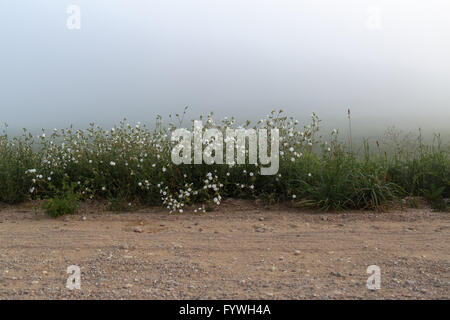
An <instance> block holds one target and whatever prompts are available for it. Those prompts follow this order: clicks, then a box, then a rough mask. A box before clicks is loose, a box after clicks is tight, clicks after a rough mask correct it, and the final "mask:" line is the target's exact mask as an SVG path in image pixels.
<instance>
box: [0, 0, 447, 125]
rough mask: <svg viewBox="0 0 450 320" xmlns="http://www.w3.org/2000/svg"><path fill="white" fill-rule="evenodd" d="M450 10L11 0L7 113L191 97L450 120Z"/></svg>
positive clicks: (330, 114)
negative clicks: (70, 9)
mask: <svg viewBox="0 0 450 320" xmlns="http://www.w3.org/2000/svg"><path fill="white" fill-rule="evenodd" d="M70 4H75V5H78V6H79V7H80V9H81V29H80V30H68V28H67V27H66V20H67V18H68V16H69V15H68V14H67V13H66V8H67V6H68V5H70ZM370 8H375V11H376V10H379V12H380V15H379V16H378V15H376V14H374V13H371V12H373V10H374V9H370ZM449 17H450V2H449V1H447V0H427V1H421V0H386V1H383V0H379V1H376V0H371V1H369V0H340V1H335V0H309V1H301V0H296V1H294V0H148V1H142V0H96V1H92V0H71V1H61V0H14V1H13V0H7V1H1V3H0V35H1V38H0V39H1V50H0V88H1V89H0V90H1V91H0V93H1V94H0V115H1V117H0V121H1V122H7V123H8V124H9V125H10V127H11V128H21V127H29V128H38V127H51V128H52V127H61V126H66V125H67V124H69V123H75V124H79V125H85V124H88V123H89V122H91V121H95V122H98V123H101V124H103V125H111V124H113V123H117V122H118V121H119V120H120V119H121V118H123V117H127V118H128V119H130V120H131V121H144V122H148V123H153V121H154V117H155V115H156V114H162V115H167V114H168V113H175V112H180V111H182V109H183V108H184V106H186V105H188V106H189V107H190V113H189V117H190V118H194V117H197V116H198V115H199V114H200V113H206V112H208V111H215V112H216V113H217V114H218V115H220V116H225V115H226V116H231V115H237V116H238V117H240V118H252V119H259V118H260V117H262V116H264V115H265V114H266V113H267V112H269V111H270V110H272V109H274V108H276V109H279V108H282V109H284V110H285V111H287V112H288V113H289V114H293V115H296V116H298V117H299V118H300V119H302V118H304V117H306V116H308V115H309V114H310V113H311V112H312V111H315V112H317V113H318V114H319V116H321V117H322V118H323V119H324V120H325V121H326V122H328V123H333V122H336V123H338V122H339V121H344V120H345V111H346V108H347V107H350V108H351V109H352V114H353V115H354V119H355V123H356V124H358V123H359V124H360V126H362V127H363V128H364V127H366V128H367V130H369V129H370V128H373V127H377V126H383V128H384V127H386V126H388V125H392V124H397V125H399V126H404V127H411V128H416V127H418V126H428V127H429V128H431V129H433V130H434V129H437V130H439V129H442V128H444V129H445V128H446V127H447V123H448V122H449V121H448V120H449V119H450V19H449ZM370 21H380V24H376V22H375V24H373V23H372V24H370ZM368 23H369V24H368ZM378 26H379V27H378Z"/></svg>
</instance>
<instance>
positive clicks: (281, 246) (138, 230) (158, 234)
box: [0, 201, 450, 299]
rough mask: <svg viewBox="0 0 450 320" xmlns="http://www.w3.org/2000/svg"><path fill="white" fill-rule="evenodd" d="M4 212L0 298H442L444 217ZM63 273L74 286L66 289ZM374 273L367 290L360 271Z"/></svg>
mask: <svg viewBox="0 0 450 320" xmlns="http://www.w3.org/2000/svg"><path fill="white" fill-rule="evenodd" d="M32 205H33V204H31V203H29V204H25V205H22V206H14V207H7V206H4V207H3V208H1V211H0V299H36V298H40V299H42V298H43V299H46V298H51V299H108V298H112V299H382V298H385V299H417V298H419V299H436V298H437V299H449V298H450V215H449V214H446V213H438V212H431V211H430V210H429V209H408V211H404V210H393V211H391V212H387V213H377V212H346V213H339V214H336V213H315V212H307V211H300V210H298V209H297V210H295V209H290V208H286V207H272V208H271V209H267V208H263V207H260V206H257V205H254V204H252V203H249V202H245V201H231V202H228V203H224V204H223V205H222V206H221V207H220V209H218V210H217V211H216V212H209V213H207V214H203V215H197V214H194V213H192V212H186V213H183V214H182V215H169V214H168V213H167V212H166V211H165V210H163V209H158V208H151V209H141V210H138V211H135V212H127V213H121V214H115V213H111V212H105V211H103V210H101V209H99V208H96V207H95V206H85V207H84V208H83V209H82V210H81V212H80V213H78V214H76V215H73V216H66V217H62V218H58V219H52V218H48V217H46V216H45V215H44V214H43V213H41V212H38V213H35V212H34V210H33V206H32ZM69 265H78V266H79V267H80V268H81V290H69V289H67V288H66V280H67V277H68V276H69V275H68V274H67V273H66V270H67V267H68V266H69ZM369 265H378V266H379V267H380V268H381V289H380V290H368V289H367V288H366V280H367V278H368V276H369V275H368V274H367V273H366V269H367V267H368V266H369Z"/></svg>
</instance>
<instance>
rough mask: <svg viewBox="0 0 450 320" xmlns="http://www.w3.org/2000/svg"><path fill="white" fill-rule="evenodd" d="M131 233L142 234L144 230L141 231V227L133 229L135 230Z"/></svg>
mask: <svg viewBox="0 0 450 320" xmlns="http://www.w3.org/2000/svg"><path fill="white" fill-rule="evenodd" d="M133 231H134V232H137V233H142V232H144V229H142V228H141V227H135V228H134V229H133Z"/></svg>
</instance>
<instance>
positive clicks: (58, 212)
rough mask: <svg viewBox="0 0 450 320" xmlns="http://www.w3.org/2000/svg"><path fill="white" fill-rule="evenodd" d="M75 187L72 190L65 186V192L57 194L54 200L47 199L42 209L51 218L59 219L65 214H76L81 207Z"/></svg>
mask: <svg viewBox="0 0 450 320" xmlns="http://www.w3.org/2000/svg"><path fill="white" fill-rule="evenodd" d="M73 189H74V185H72V186H71V187H70V188H68V187H66V184H65V183H64V184H63V190H62V191H61V192H57V193H56V195H55V196H54V197H52V198H49V199H47V200H46V201H45V202H44V204H43V206H42V208H43V209H44V210H45V213H47V214H48V215H49V216H51V217H53V218H57V217H59V216H62V215H65V214H74V213H75V212H76V210H77V209H78V207H79V196H78V195H77V194H76V193H75V192H74V191H73Z"/></svg>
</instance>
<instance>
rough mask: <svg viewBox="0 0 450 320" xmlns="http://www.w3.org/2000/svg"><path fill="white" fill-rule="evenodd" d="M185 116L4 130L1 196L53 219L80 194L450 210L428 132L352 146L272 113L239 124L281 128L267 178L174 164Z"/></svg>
mask: <svg viewBox="0 0 450 320" xmlns="http://www.w3.org/2000/svg"><path fill="white" fill-rule="evenodd" d="M181 118H182V117H179V116H177V118H176V119H173V122H171V123H169V124H168V125H163V124H162V120H161V118H160V117H158V118H157V123H156V126H155V128H154V129H149V128H147V127H146V126H145V125H133V126H132V125H130V124H127V123H126V120H124V121H121V122H120V124H119V125H118V126H116V127H115V128H114V129H111V130H105V129H103V128H100V127H98V126H95V125H94V124H92V125H91V126H90V127H89V128H87V129H85V130H75V129H73V128H68V129H63V130H55V131H53V132H51V133H50V134H47V135H44V131H43V132H42V134H40V135H38V136H35V135H34V136H33V135H31V134H30V133H28V132H26V131H25V132H24V134H23V135H22V136H20V137H14V138H11V137H9V136H8V135H6V134H3V135H2V136H0V202H6V203H18V202H22V201H26V200H27V199H47V202H46V211H47V212H49V214H51V215H53V216H57V215H59V214H63V213H71V212H73V211H74V210H76V203H77V201H78V199H80V200H84V199H105V200H108V201H109V202H110V205H111V207H112V208H115V209H118V210H119V209H120V210H122V209H124V208H125V207H127V204H128V203H133V204H135V203H141V204H145V205H164V206H166V207H167V208H168V209H169V211H171V212H174V211H178V212H182V210H183V209H184V207H185V206H189V205H195V207H196V208H199V210H203V211H205V208H206V207H208V208H211V207H212V206H215V205H218V204H220V202H221V201H222V200H223V199H224V198H227V197H234V198H243V199H255V198H260V199H263V200H265V201H267V202H268V203H273V202H278V201H289V202H292V203H293V205H296V206H306V207H312V208H316V209H321V210H347V209H370V210H374V209H383V208H385V207H388V206H389V205H390V204H391V203H392V202H393V201H396V200H399V199H401V198H403V197H408V196H411V197H414V196H420V197H425V198H426V199H427V200H428V201H429V202H430V203H431V204H432V206H433V208H435V209H436V210H442V211H445V210H447V209H448V206H447V202H446V200H445V199H447V198H449V197H450V159H449V147H448V146H444V145H443V144H442V142H441V140H440V137H438V136H437V137H436V139H435V140H434V141H433V142H432V143H430V144H424V143H423V142H422V139H421V135H420V133H419V134H418V137H417V138H411V137H409V138H408V139H405V140H402V139H401V137H400V136H399V135H398V134H396V133H393V132H392V131H389V132H388V135H387V136H386V137H385V139H383V141H382V142H378V141H377V142H376V144H375V143H372V144H370V143H369V142H365V143H364V144H363V145H361V146H359V147H360V148H359V149H358V146H355V145H354V143H353V146H352V148H349V146H348V143H346V141H348V140H349V139H347V137H340V136H339V134H338V133H337V132H336V131H333V132H331V133H329V134H325V135H321V131H320V126H319V122H320V121H319V119H318V118H317V116H315V115H313V116H312V121H311V123H310V124H308V125H305V126H303V127H300V125H299V124H298V123H297V121H296V120H295V119H293V118H292V117H286V116H284V115H283V114H282V113H281V112H272V113H271V114H270V115H269V116H268V117H267V118H265V119H262V120H260V121H259V122H258V123H256V124H254V125H252V124H251V123H250V122H245V123H243V124H241V125H242V126H243V127H244V128H253V127H255V128H272V127H277V128H279V129H280V136H281V137H282V138H283V140H282V143H280V151H281V152H282V155H281V156H280V169H279V172H278V174H277V175H274V176H261V175H259V167H258V166H254V165H235V166H232V167H230V166H228V165H178V166H176V165H174V164H173V163H172V162H171V159H170V152H171V149H172V144H171V142H170V133H171V130H173V129H174V128H176V127H179V126H181ZM208 119H211V123H208V122H206V120H208ZM171 120H172V119H171ZM175 122H177V124H175ZM205 122H206V123H207V125H205V127H208V126H210V127H212V126H214V127H219V128H220V129H224V128H226V127H236V126H237V124H236V121H235V120H234V119H233V118H231V119H224V120H222V121H219V122H214V120H213V119H212V116H211V115H208V116H207V117H206V119H204V123H205ZM190 125H191V124H188V125H186V124H185V125H184V126H186V127H189V126H190ZM189 129H190V128H189ZM67 181H68V182H70V184H71V189H70V192H69V191H67V187H66V186H65V185H66V182H67ZM74 208H75V209H74Z"/></svg>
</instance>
